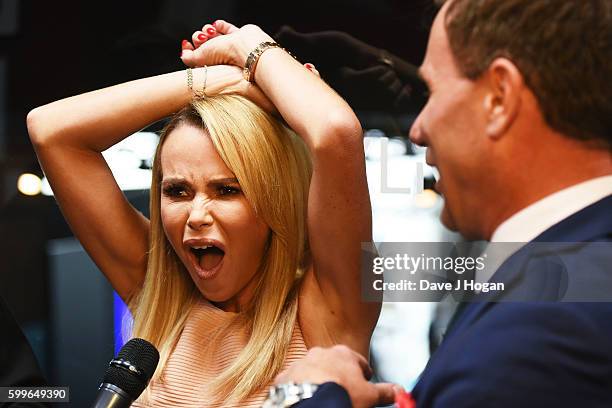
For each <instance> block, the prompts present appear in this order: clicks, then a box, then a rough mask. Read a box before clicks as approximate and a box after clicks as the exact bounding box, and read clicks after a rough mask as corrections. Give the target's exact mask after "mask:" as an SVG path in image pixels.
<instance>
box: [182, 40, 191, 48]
mask: <svg viewBox="0 0 612 408" xmlns="http://www.w3.org/2000/svg"><path fill="white" fill-rule="evenodd" d="M188 46H189V41H187V40H183V42H182V43H181V48H187V47H188Z"/></svg>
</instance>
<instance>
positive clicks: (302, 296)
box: [298, 266, 372, 357]
mask: <svg viewBox="0 0 612 408" xmlns="http://www.w3.org/2000/svg"><path fill="white" fill-rule="evenodd" d="M331 304H332V303H331V302H328V299H326V297H325V294H324V293H323V292H322V290H321V287H320V286H319V283H318V282H317V279H316V276H315V273H314V269H313V267H312V266H311V267H310V268H309V269H308V270H307V271H306V273H305V276H304V281H303V283H302V286H301V287H300V292H299V298H298V319H299V324H300V328H301V330H302V335H303V336H304V342H305V344H306V347H307V348H312V347H331V346H333V345H336V344H346V345H347V346H349V347H351V348H352V349H353V350H355V351H357V352H359V353H361V354H362V355H364V356H366V357H367V356H368V350H369V345H370V337H371V334H372V333H371V332H369V333H367V332H365V333H364V331H363V330H360V329H359V328H358V327H356V326H355V325H352V324H350V323H349V321H348V320H347V319H346V318H345V311H344V310H336V309H335V308H334V307H333V306H331Z"/></svg>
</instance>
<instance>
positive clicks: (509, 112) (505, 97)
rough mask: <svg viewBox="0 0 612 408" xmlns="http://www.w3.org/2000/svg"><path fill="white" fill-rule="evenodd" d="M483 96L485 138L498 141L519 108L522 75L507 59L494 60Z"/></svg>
mask: <svg viewBox="0 0 612 408" xmlns="http://www.w3.org/2000/svg"><path fill="white" fill-rule="evenodd" d="M485 81H486V84H487V86H488V90H487V94H486V96H485V101H484V103H485V106H484V107H485V112H486V119H487V124H486V132H487V136H489V137H492V138H495V139H498V138H501V137H502V136H503V135H504V134H505V133H506V131H507V130H508V129H509V128H510V126H512V123H513V122H514V120H515V119H516V117H517V115H518V112H519V110H520V108H521V97H522V92H523V90H524V86H525V84H524V81H523V75H522V74H521V72H520V71H519V70H518V68H517V66H516V65H514V63H513V62H512V61H510V60H509V59H507V58H496V59H495V60H493V62H491V64H490V65H489V68H488V69H487V72H486V79H485Z"/></svg>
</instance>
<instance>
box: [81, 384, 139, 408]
mask: <svg viewBox="0 0 612 408" xmlns="http://www.w3.org/2000/svg"><path fill="white" fill-rule="evenodd" d="M99 390H100V392H99V393H98V397H97V398H96V400H95V401H94V403H93V405H92V406H91V408H129V407H130V406H131V405H132V402H134V401H133V400H132V398H131V397H130V396H129V395H128V394H127V393H126V392H125V391H123V390H122V389H121V388H119V387H117V386H115V385H113V384H108V383H104V384H100V388H99Z"/></svg>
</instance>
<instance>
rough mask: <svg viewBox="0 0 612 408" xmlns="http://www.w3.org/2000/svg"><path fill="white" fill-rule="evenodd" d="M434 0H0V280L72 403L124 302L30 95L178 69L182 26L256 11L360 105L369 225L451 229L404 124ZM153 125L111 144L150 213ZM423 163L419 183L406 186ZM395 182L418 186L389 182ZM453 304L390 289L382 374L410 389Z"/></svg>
mask: <svg viewBox="0 0 612 408" xmlns="http://www.w3.org/2000/svg"><path fill="white" fill-rule="evenodd" d="M432 3H433V2H432V1H431V0H352V1H348V0H325V1H318V0H311V1H308V2H283V1H278V0H267V1H263V0H250V1H230V0H223V1H210V0H172V1H170V0H152V1H147V2H145V1H117V0H107V1H104V2H80V1H75V0H68V1H61V2H42V1H33V0H0V206H1V207H0V208H1V209H0V237H1V238H0V239H1V241H0V242H1V245H0V268H1V270H0V295H1V296H2V297H4V299H5V300H6V302H7V304H8V305H9V307H10V309H11V310H12V312H13V314H14V316H15V318H16V319H17V321H18V322H19V324H20V326H21V327H22V329H23V330H24V332H25V334H26V336H27V338H28V340H29V341H30V343H31V345H32V347H33V349H34V352H35V354H36V356H37V358H38V360H39V362H40V365H41V367H42V369H43V371H44V373H45V374H46V376H47V379H48V380H49V383H50V384H52V385H62V386H65V385H69V386H70V387H71V401H72V402H73V405H74V406H82V405H85V404H88V403H90V402H91V401H92V400H93V398H94V395H95V391H96V389H97V386H98V384H99V381H100V378H101V376H102V373H103V370H104V369H105V366H106V365H107V364H108V361H109V360H110V358H111V357H112V355H113V353H114V352H115V350H116V349H117V347H118V346H119V344H120V341H121V339H120V334H121V327H122V323H123V322H124V320H125V319H126V316H125V315H124V309H123V306H122V304H121V302H120V301H118V300H117V298H116V296H114V294H113V292H112V289H111V288H110V287H109V285H108V283H107V282H106V280H105V278H104V277H103V276H102V274H101V273H100V272H99V271H98V270H97V268H96V267H95V265H94V264H93V263H92V262H91V261H90V259H89V258H88V256H87V255H86V254H85V253H84V252H83V251H82V248H81V247H80V245H79V244H78V242H77V241H75V240H74V238H73V237H72V234H71V232H70V229H69V228H68V227H67V225H66V223H65V222H64V220H63V217H62V215H61V213H60V211H59V209H58V207H57V205H56V204H55V201H54V199H53V196H52V195H51V192H50V191H49V189H48V186H45V183H44V180H43V177H44V175H43V174H42V172H41V170H40V167H39V165H38V162H37V160H36V156H35V154H34V151H33V149H32V146H31V144H30V141H29V138H28V134H27V129H26V115H27V113H28V112H29V111H30V110H31V109H33V108H34V107H36V106H39V105H42V104H46V103H48V102H51V101H53V100H56V99H60V98H64V97H67V96H70V95H74V94H78V93H82V92H86V91H90V90H93V89H96V88H100V87H103V86H108V85H113V84H116V83H119V82H125V81H128V80H132V79H137V78H141V77H144V76H151V75H156V74H161V73H165V72H170V71H175V70H180V69H183V68H184V67H183V65H182V63H181V61H180V59H179V54H180V43H181V40H183V39H190V38H191V34H192V32H193V31H194V30H196V29H199V28H201V27H202V25H204V24H205V23H209V22H212V21H214V20H216V19H220V18H222V19H226V20H228V21H231V22H233V23H235V24H236V25H242V24H245V23H255V24H258V25H260V26H261V27H262V28H263V29H264V30H265V31H266V32H268V33H269V34H271V35H273V36H275V38H277V40H278V41H279V42H280V43H281V45H283V46H285V47H286V48H288V49H289V50H291V51H292V53H293V54H294V55H295V56H296V57H297V58H298V59H299V60H300V61H302V62H311V63H313V64H314V65H315V66H316V67H317V69H318V70H319V71H320V73H321V75H322V77H323V79H325V80H326V81H328V83H329V84H330V85H331V86H332V87H334V88H335V89H336V90H337V91H338V92H339V93H340V94H341V95H342V96H343V97H345V98H346V99H347V100H348V102H349V103H350V104H351V106H352V107H353V108H354V109H355V111H356V112H357V115H358V117H359V119H360V120H361V123H362V126H363V128H364V135H365V138H364V147H365V149H366V156H367V172H368V179H369V183H370V192H371V196H372V203H373V209H374V238H375V240H376V241H415V242H423V241H449V240H455V239H457V237H456V236H454V235H453V234H451V233H450V232H449V231H447V230H445V229H444V228H443V227H442V226H441V224H440V223H439V221H438V215H439V211H440V209H441V204H442V202H441V199H440V198H439V196H437V195H436V193H434V192H433V191H432V190H431V189H429V188H428V187H430V186H431V184H432V181H433V176H434V175H433V172H432V170H431V169H429V168H427V166H426V165H425V164H424V161H425V160H424V151H423V149H420V148H417V147H415V146H413V145H411V143H410V142H409V141H408V139H407V136H408V130H409V128H410V125H411V124H412V121H413V120H414V118H415V117H416V114H417V113H418V111H419V108H420V106H422V104H423V102H424V100H425V96H424V95H423V92H424V89H423V87H422V84H420V82H419V80H418V79H417V78H416V75H415V72H414V69H415V66H418V65H419V64H420V63H421V61H422V58H423V55H424V52H425V47H426V39H427V35H428V32H429V26H430V24H431V21H432V19H433V15H434V13H435V8H434V6H433V4H432ZM332 30H333V31H334V32H330V31H332ZM321 32H323V33H321ZM313 33H318V34H313ZM161 126H162V124H161V123H157V124H153V125H151V126H150V127H149V128H147V129H144V130H143V132H142V133H139V134H137V135H134V136H133V137H131V138H130V139H128V140H126V141H125V142H124V143H123V144H122V145H120V146H115V147H114V148H113V150H112V151H109V152H107V153H106V154H105V156H106V158H107V160H108V161H109V163H110V165H111V168H112V169H113V172H114V174H115V176H116V178H117V179H118V181H119V184H120V186H121V187H122V189H123V190H124V191H125V193H126V195H127V197H128V198H129V200H130V201H131V202H132V204H133V205H134V206H135V207H136V208H138V209H139V210H140V211H142V212H143V213H145V214H148V183H149V179H150V172H149V168H150V158H151V154H152V151H153V149H154V148H155V145H156V140H157V136H156V135H155V132H156V131H158V130H159V129H160V128H161ZM383 140H385V141H386V142H383ZM381 147H382V148H383V149H382V150H381ZM385 154H386V159H387V160H386V163H387V164H386V165H383V162H384V161H385V160H384V159H383V158H382V157H381V156H382V155H385ZM418 163H421V165H422V167H421V168H422V173H421V171H420V170H418V169H419V166H418V165H417V164H418ZM423 178H424V179H425V182H424V191H422V192H420V193H418V194H415V187H417V186H418V185H419V181H422V179H423ZM82 182H83V183H88V182H89V181H88V180H85V179H84V180H83V181H82ZM402 188H404V189H405V188H412V193H406V192H399V191H398V190H397V189H402ZM394 189H395V190H394ZM383 190H384V191H385V192H383ZM389 190H393V191H391V192H390V191H389ZM450 310H452V305H446V304H443V303H442V304H435V305H434V304H429V303H388V304H385V305H384V307H383V313H382V315H381V318H380V321H379V325H378V327H377V330H376V332H375V334H374V337H373V341H372V360H373V364H374V365H375V367H376V368H377V370H376V371H377V378H378V379H380V380H384V381H394V382H398V383H400V384H402V385H404V386H405V387H406V388H407V389H410V388H411V387H412V386H413V385H414V382H415V381H416V379H417V377H418V374H419V372H420V371H421V370H422V368H423V366H424V365H425V363H426V361H427V358H428V357H429V353H430V349H431V348H432V347H435V343H436V338H437V337H439V333H441V332H442V331H443V326H444V324H445V321H446V319H447V316H448V315H449V313H450V312H449V311H450ZM398 321H401V324H398ZM432 322H433V325H432ZM441 327H442V328H441Z"/></svg>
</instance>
